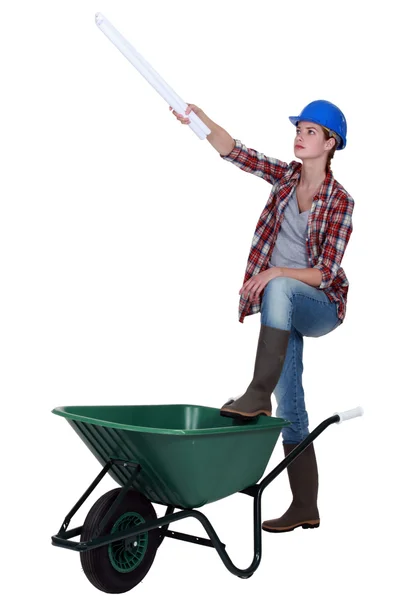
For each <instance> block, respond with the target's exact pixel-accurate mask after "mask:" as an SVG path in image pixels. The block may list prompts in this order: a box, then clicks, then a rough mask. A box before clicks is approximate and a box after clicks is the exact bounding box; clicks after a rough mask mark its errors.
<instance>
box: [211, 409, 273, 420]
mask: <svg viewBox="0 0 400 600" xmlns="http://www.w3.org/2000/svg"><path fill="white" fill-rule="evenodd" d="M219 414H220V415H221V417H231V418H232V419H238V418H240V419H243V420H246V421H248V420H250V419H255V418H256V417H259V416H260V415H265V416H266V417H270V416H271V412H270V411H268V410H258V411H257V412H255V413H245V412H239V411H237V410H228V409H224V410H220V413H219Z"/></svg>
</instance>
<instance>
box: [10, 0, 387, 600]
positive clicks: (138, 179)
mask: <svg viewBox="0 0 400 600" xmlns="http://www.w3.org/2000/svg"><path fill="white" fill-rule="evenodd" d="M96 12H102V13H103V14H104V15H105V16H106V17H107V18H108V19H109V20H110V21H111V23H112V24H113V25H114V26H115V27H116V28H117V29H118V30H119V31H120V32H121V33H122V34H123V35H124V36H125V37H126V38H127V39H128V40H129V41H130V42H131V44H132V45H133V46H134V47H135V48H136V49H137V50H138V51H139V52H140V53H141V54H142V55H143V56H144V57H145V58H146V60H147V61H148V62H149V63H150V64H151V65H152V66H153V67H154V68H155V69H156V70H157V71H158V72H159V73H160V74H161V75H162V76H163V77H164V79H165V80H166V81H167V82H168V83H169V84H170V85H171V87H172V88H173V89H174V90H175V91H176V92H177V93H178V94H179V95H180V96H181V97H182V98H183V99H184V100H185V101H186V102H191V103H194V104H197V105H198V106H200V107H201V108H203V110H204V111H205V112H206V114H208V115H209V116H210V118H212V119H213V120H214V121H215V122H217V123H218V124H220V125H221V126H223V127H224V128H225V129H226V130H227V131H228V132H229V133H230V134H231V135H232V136H233V137H236V138H238V139H240V140H241V141H242V142H243V143H245V144H246V145H247V146H248V147H251V148H255V149H257V150H259V151H261V152H264V153H265V154H268V155H270V156H275V157H278V158H280V159H282V160H286V161H290V160H293V158H294V155H293V151H292V148H293V136H294V128H293V126H292V125H291V124H290V122H289V120H288V116H289V115H294V114H298V113H299V111H300V110H301V109H302V108H303V106H305V105H306V104H307V103H308V102H310V101H312V100H315V99H318V98H324V99H328V100H330V101H332V102H334V103H335V104H337V105H338V106H339V107H340V108H341V109H342V110H343V112H344V113H345V115H346V118H347V121H348V146H347V148H346V149H345V150H344V151H343V152H338V153H337V154H336V156H335V158H334V160H333V162H332V168H333V172H334V175H335V177H336V179H338V181H339V182H340V183H342V184H343V185H344V187H345V188H346V189H347V191H348V192H349V193H350V194H351V195H352V196H353V198H354V199H355V211H354V233H353V235H352V238H351V240H350V244H349V246H348V249H347V251H346V255H345V258H344V261H343V267H344V268H345V271H346V273H347V276H348V278H349V280H350V292H349V298H348V312H347V316H346V320H345V323H344V324H343V326H342V327H340V328H339V329H338V330H336V331H335V332H333V333H332V334H331V335H329V336H326V337H325V338H320V339H306V340H305V356H304V362H305V370H304V387H305V390H306V403H307V407H308V411H309V419H310V427H311V428H314V427H315V426H316V425H318V423H319V422H320V421H322V420H323V419H325V418H326V417H328V416H330V415H331V414H332V413H334V412H336V411H342V410H347V409H350V408H353V407H355V406H358V405H362V406H363V407H364V410H365V415H364V417H362V418H361V419H355V420H353V421H349V422H346V423H344V424H342V425H340V427H337V426H336V425H334V426H332V427H330V428H329V429H328V430H327V431H326V432H325V433H324V434H323V435H321V437H320V438H318V440H317V441H316V442H315V448H316V453H317V458H318V464H319V469H320V495H319V507H320V513H321V527H320V528H319V529H317V530H313V531H304V530H296V531H294V532H292V533H290V534H289V533H288V534H286V535H280V536H279V535H272V534H264V535H263V560H262V563H261V566H260V568H259V569H258V571H257V572H256V573H255V575H254V576H253V577H252V578H251V579H249V580H247V581H243V580H240V579H238V578H236V577H234V576H233V575H231V574H230V573H229V572H228V571H227V570H226V569H225V567H224V566H223V564H222V562H221V561H220V560H219V558H218V555H217V554H216V552H214V551H213V550H211V549H209V548H203V547H197V546H194V545H190V546H189V545H188V544H184V543H183V542H174V541H172V540H167V541H166V542H165V544H163V546H162V547H161V548H160V551H159V554H158V556H157V557H156V560H155V563H154V565H153V567H152V569H151V571H150V572H149V574H148V575H147V577H146V578H145V580H144V581H143V583H142V584H141V585H140V586H138V587H137V588H136V589H135V590H134V591H132V592H130V596H129V597H132V598H133V597H136V598H148V597H149V595H154V596H156V595H161V594H162V596H163V598H165V599H169V598H171V599H172V598H173V599H174V600H176V599H179V598H186V597H187V596H188V595H189V596H190V597H192V598H204V597H213V596H215V595H216V594H217V593H219V592H218V590H219V589H220V592H221V593H222V591H223V593H224V594H225V595H226V596H229V597H230V598H242V597H243V595H244V594H249V595H251V594H253V595H255V594H260V595H262V596H265V595H266V594H269V595H270V596H271V597H279V598H284V599H286V598H287V599H291V598H294V597H296V598H300V599H302V598H304V599H305V598H307V599H310V600H312V599H316V598H321V597H323V598H327V599H330V598H335V597H337V596H339V595H340V596H341V597H342V598H353V597H354V595H355V594H359V595H360V596H361V595H366V594H368V595H369V594H371V595H373V596H374V597H376V595H377V594H379V595H380V596H382V597H387V598H393V597H394V596H395V595H396V594H397V592H398V590H397V588H396V587H395V582H394V577H395V568H396V567H397V563H396V562H395V553H396V551H397V550H396V549H393V550H390V549H389V546H390V545H392V544H395V548H396V547H397V540H398V534H399V528H398V501H397V502H395V500H396V496H395V491H394V490H395V485H396V483H397V482H396V479H397V477H398V462H397V458H398V447H397V443H396V439H397V437H398V424H399V420H398V419H399V410H398V399H399V392H398V387H397V371H398V368H399V366H398V360H397V359H398V344H397V342H398V333H399V331H398V319H397V317H398V310H397V295H396V294H397V290H398V218H399V210H398V199H399V198H398V185H397V184H398V135H397V130H398V123H397V118H398V105H399V97H398V95H397V96H396V93H395V91H394V89H395V85H396V86H397V84H396V78H397V75H396V74H397V72H398V64H397V63H396V60H395V55H396V54H397V56H398V53H399V47H398V44H397V42H396V41H395V39H396V37H397V30H396V27H395V19H394V2H392V3H391V2H388V1H381V2H379V3H372V2H363V3H361V2H351V1H346V2H342V1H336V2H335V3H332V2H321V1H319V2H312V1H310V0H304V1H303V2H301V3H299V2H292V1H288V2H285V3H284V4H282V3H279V2H265V1H261V0H253V1H252V2H251V3H245V2H235V1H234V2H232V1H231V0H230V1H228V0H223V1H222V0H219V1H218V2H210V1H209V0H207V1H203V2H201V3H188V2H182V1H181V0H175V1H174V2H173V3H166V2H161V0H149V1H148V2H146V3H143V2H141V3H137V2H128V1H122V0H118V1H116V0H114V1H113V2H111V1H109V0H107V1H106V0H102V1H99V0H96V2H92V1H85V2H78V1H76V0H69V1H68V2H50V1H49V2H41V1H37V2H34V3H32V2H22V1H21V2H16V3H13V4H9V5H8V7H6V8H5V9H3V11H2V34H1V39H0V45H1V46H0V51H1V57H2V75H1V87H2V92H1V103H2V110H1V116H2V125H1V153H2V154H1V196H0V197H1V224H0V226H1V236H0V243H1V299H0V301H1V342H0V343H1V353H2V356H1V372H2V375H1V387H2V389H1V399H2V407H3V413H2V424H3V427H2V435H1V457H2V467H3V468H2V473H1V476H2V482H1V486H2V498H1V502H2V507H3V508H2V513H3V514H2V518H1V531H2V536H1V537H2V546H3V559H2V572H3V573H4V574H3V577H2V580H3V581H2V589H3V590H5V589H6V586H7V584H8V583H11V584H12V586H10V588H9V589H8V592H6V596H5V597H6V598H20V597H26V598H27V597H32V595H36V594H40V595H42V596H44V595H47V594H50V595H52V596H57V598H70V597H71V596H72V595H78V596H82V597H83V596H84V597H85V598H87V599H90V598H95V597H96V598H100V597H101V593H100V592H98V591H97V590H96V589H95V588H94V587H92V586H91V584H89V582H88V581H87V580H86V578H85V576H84V574H83V572H82V570H81V568H80V562H79V556H78V555H77V554H76V553H73V552H70V551H67V550H62V549H59V548H55V547H53V546H51V543H50V537H51V535H52V534H54V533H56V532H57V530H58V528H59V526H60V525H61V523H62V520H63V518H64V516H65V514H66V513H67V512H68V510H69V509H70V508H71V507H72V505H73V504H74V502H75V501H76V500H77V499H78V497H79V496H80V495H81V493H82V492H83V491H84V489H86V487H87V485H88V484H89V483H90V482H91V481H92V479H93V478H94V477H95V476H96V475H97V473H98V471H99V470H100V466H99V465H98V463H97V462H96V460H95V459H94V457H93V456H92V455H91V454H90V453H89V452H88V450H87V449H86V448H85V447H84V445H83V444H82V442H81V441H80V440H79V438H78V437H77V436H76V435H75V434H74V432H73V431H72V429H71V428H70V427H69V426H68V424H67V423H66V421H64V420H62V419H60V418H59V417H56V416H55V415H53V414H51V410H52V409H53V408H54V407H56V406H60V405H68V404H113V403H119V404H148V403H190V404H205V405H209V406H214V407H219V406H220V405H221V404H222V403H224V402H225V401H226V399H227V398H228V397H229V396H231V395H237V394H240V393H242V392H243V391H244V390H245V388H246V387H247V385H248V383H249V380H250V378H251V375H252V372H253V366H254V356H255V350H256V344H257V338H258V330H259V315H256V316H252V317H247V318H246V319H245V322H244V324H240V323H239V321H238V303H239V294H238V292H239V289H240V287H241V284H242V281H243V276H244V271H245V267H246V261H247V256H248V251H249V249H250V244H251V240H252V235H253V232H254V229H255V226H256V223H257V220H258V218H259V215H260V213H261V211H262V209H263V207H264V205H265V202H266V201H267V198H268V195H269V192H270V186H269V185H268V184H267V183H266V182H265V181H263V180H261V179H259V178H257V177H251V176H250V175H249V174H246V173H244V172H242V171H240V169H237V168H236V167H234V166H233V165H231V164H229V163H227V162H225V161H223V160H222V159H221V158H220V157H219V156H218V153H217V152H216V151H215V150H214V149H213V148H212V146H211V145H210V144H209V143H208V142H207V141H206V140H204V141H200V140H199V139H198V138H197V137H196V135H195V134H194V133H193V132H192V131H191V130H190V129H189V128H188V127H185V126H183V125H181V124H180V123H179V122H178V121H176V119H175V118H174V117H173V115H172V114H171V113H170V112H169V110H168V105H167V104H166V103H165V101H164V100H163V99H162V98H161V97H160V96H159V95H158V94H157V93H156V92H155V91H154V90H153V88H151V87H150V85H149V84H148V83H147V82H146V81H145V79H144V78H143V77H142V76H141V75H140V74H139V73H138V72H137V71H136V70H135V69H134V68H133V67H132V65H131V64H130V63H129V62H128V61H127V60H126V59H125V58H124V57H123V56H122V54H120V53H119V51H118V50H117V49H116V48H115V47H114V46H113V45H112V44H111V43H110V41H109V40H108V39H107V38H106V37H105V36H104V34H103V33H102V32H101V31H100V30H99V29H98V28H97V27H96V25H95V20H94V15H95V13H96ZM281 454H282V452H281V445H280V442H279V443H278V444H277V447H276V449H275V451H274V453H273V455H272V458H271V461H270V464H269V467H268V470H269V469H270V468H272V467H273V466H274V465H275V464H277V463H278V462H279V461H280V460H281ZM234 461H235V457H234V456H232V465H234ZM232 465H227V469H228V468H230V467H232ZM114 486H115V484H114V482H113V481H112V480H111V479H108V480H105V481H104V484H102V485H101V486H100V487H99V489H98V490H96V492H95V493H94V494H93V497H92V498H91V499H90V500H89V501H88V503H87V505H85V507H83V508H82V511H81V512H80V513H78V516H77V518H76V520H75V521H74V522H73V523H75V524H77V525H78V524H81V523H82V522H83V519H84V516H85V515H86V513H87V512H88V510H89V507H90V506H91V504H92V503H93V502H94V501H95V499H96V498H97V497H99V495H100V494H101V493H103V492H104V491H106V490H107V489H111V488H112V487H114ZM289 500H290V494H289V490H288V484H287V477H286V474H285V473H283V474H282V475H281V476H280V477H279V478H278V479H276V480H275V482H274V483H273V484H271V486H270V487H269V488H267V489H266V491H265V493H264V496H263V518H264V519H265V518H273V517H277V516H279V515H280V514H281V513H282V512H283V511H284V510H286V508H287V505H288V503H289ZM158 508H159V507H158ZM204 512H205V514H206V515H207V516H209V518H210V519H211V522H212V523H213V524H214V526H215V527H216V529H217V532H218V534H219V535H220V537H221V539H222V541H224V542H225V543H226V544H227V549H228V551H229V552H230V554H231V556H232V558H233V560H234V561H235V562H236V564H237V565H238V566H239V567H242V568H245V567H247V566H248V565H249V564H250V562H251V559H252V507H251V499H250V498H248V497H247V496H242V495H240V494H237V495H234V496H231V497H229V498H227V499H225V500H222V501H220V502H218V503H215V504H212V505H209V506H207V507H205V509H204ZM176 529H180V530H182V531H187V532H198V533H199V534H202V532H201V529H200V525H197V524H196V523H194V524H193V523H190V522H189V521H186V522H183V523H182V524H180V526H176ZM18 538H21V539H20V540H19V539H18ZM127 597H128V596H127Z"/></svg>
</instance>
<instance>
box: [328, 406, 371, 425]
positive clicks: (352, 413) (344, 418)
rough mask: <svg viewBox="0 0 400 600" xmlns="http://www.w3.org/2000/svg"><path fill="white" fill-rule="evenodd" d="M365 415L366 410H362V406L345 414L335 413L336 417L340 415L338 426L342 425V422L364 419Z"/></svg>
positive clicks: (346, 411)
mask: <svg viewBox="0 0 400 600" xmlns="http://www.w3.org/2000/svg"><path fill="white" fill-rule="evenodd" d="M363 414H364V409H363V408H362V406H357V408H352V409H351V410H345V411H344V412H341V413H335V415H338V416H339V417H340V418H339V421H338V422H337V425H340V423H342V421H347V420H348V419H355V418H356V417H362V415H363Z"/></svg>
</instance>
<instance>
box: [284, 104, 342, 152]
mask: <svg viewBox="0 0 400 600" xmlns="http://www.w3.org/2000/svg"><path fill="white" fill-rule="evenodd" d="M289 120H290V122H291V123H293V125H296V126H297V123H298V122H299V121H311V123H318V125H321V126H322V127H325V128H326V129H329V130H330V131H331V132H334V133H336V135H338V136H339V138H340V139H339V140H338V142H339V143H338V146H337V150H343V148H345V146H346V134H347V123H346V119H345V116H344V114H343V113H342V111H341V110H340V109H339V108H338V107H337V106H335V105H334V104H332V102H328V101H327V100H315V101H314V102H310V104H307V106H306V107H305V108H303V110H302V111H301V113H300V115H299V116H298V117H289Z"/></svg>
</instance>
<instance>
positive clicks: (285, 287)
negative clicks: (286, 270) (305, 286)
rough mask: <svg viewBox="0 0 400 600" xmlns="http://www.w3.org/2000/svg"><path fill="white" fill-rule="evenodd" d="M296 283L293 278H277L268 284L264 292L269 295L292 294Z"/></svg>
mask: <svg viewBox="0 0 400 600" xmlns="http://www.w3.org/2000/svg"><path fill="white" fill-rule="evenodd" d="M296 281H297V280H296V279H293V278H292V277H275V279H272V281H270V282H268V283H267V285H266V287H265V290H264V292H265V293H267V294H286V295H288V294H291V293H292V290H293V289H294V286H295V284H296Z"/></svg>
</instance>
